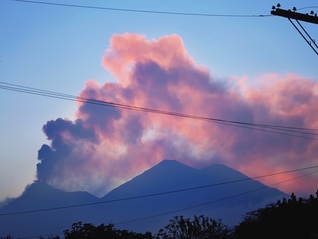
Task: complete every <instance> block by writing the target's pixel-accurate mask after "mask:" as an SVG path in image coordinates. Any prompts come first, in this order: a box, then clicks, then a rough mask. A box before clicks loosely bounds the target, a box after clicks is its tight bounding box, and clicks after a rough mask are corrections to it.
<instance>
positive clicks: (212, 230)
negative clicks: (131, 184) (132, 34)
mask: <svg viewBox="0 0 318 239" xmlns="http://www.w3.org/2000/svg"><path fill="white" fill-rule="evenodd" d="M40 238H41V239H61V237H59V236H55V237H50V238H48V237H47V238H43V237H40ZM63 238H64V239H105V238H111V239H117V238H118V239H119V238H125V239H208V238H209V239H211V238H213V239H250V238H258V239H265V238H266V239H268V238H272V239H276V238H277V239H278V238H279V239H280V238H304V239H307V238H308V239H316V238H317V239H318V191H317V192H316V195H315V196H314V195H310V197H309V198H302V197H299V198H297V197H296V196H295V194H292V195H291V196H290V198H289V199H286V198H283V200H282V201H281V200H278V201H277V202H276V203H273V204H269V205H267V206H266V207H264V208H260V209H258V210H255V211H251V212H249V213H247V214H246V215H245V216H244V218H243V220H242V222H240V223H239V225H237V226H235V227H234V228H232V229H229V228H228V226H226V225H224V224H223V223H222V221H221V220H214V219H211V218H208V217H205V216H203V215H201V216H194V217H193V218H192V219H190V218H184V217H183V216H177V217H174V218H173V219H171V220H170V222H169V224H168V225H167V226H165V227H163V228H162V229H160V230H159V231H158V232H157V233H156V234H152V233H151V232H146V233H136V232H130V231H127V230H119V229H116V228H115V227H114V225H113V224H108V225H104V224H101V225H99V226H94V225H92V224H90V223H82V222H77V223H74V224H73V225H72V226H71V228H70V229H67V230H65V231H64V237H63ZM1 239H13V238H12V237H10V236H6V237H2V238H1Z"/></svg>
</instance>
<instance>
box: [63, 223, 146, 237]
mask: <svg viewBox="0 0 318 239" xmlns="http://www.w3.org/2000/svg"><path fill="white" fill-rule="evenodd" d="M105 238H111V239H120V238H127V239H151V238H152V234H151V233H150V232H146V233H145V234H143V233H135V232H129V231H127V230H118V229H115V228H114V224H108V225H104V224H101V225H99V226H94V225H93V224H91V223H85V224H83V223H82V222H77V223H73V225H72V227H71V229H70V230H69V229H67V230H65V231H64V239H105Z"/></svg>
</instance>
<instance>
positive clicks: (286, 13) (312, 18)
mask: <svg viewBox="0 0 318 239" xmlns="http://www.w3.org/2000/svg"><path fill="white" fill-rule="evenodd" d="M271 14H272V15H276V16H280V17H286V18H289V19H295V20H299V21H304V22H310V23H314V24H318V17H317V14H315V15H309V14H304V13H299V12H295V11H291V10H284V9H280V8H275V9H274V10H272V11H271Z"/></svg>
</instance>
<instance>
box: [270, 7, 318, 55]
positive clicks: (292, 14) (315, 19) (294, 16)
mask: <svg viewBox="0 0 318 239" xmlns="http://www.w3.org/2000/svg"><path fill="white" fill-rule="evenodd" d="M296 11H297V9H296V8H295V7H294V8H293V10H290V9H289V10H285V9H281V8H280V4H279V3H278V4H277V6H276V7H275V6H273V7H272V11H271V14H272V15H275V16H279V17H285V18H288V20H289V21H290V23H291V24H292V25H293V26H294V27H295V29H296V30H297V31H298V33H299V34H300V35H301V36H302V37H303V38H304V40H305V41H306V42H307V44H308V45H309V46H310V47H311V49H312V50H313V51H314V52H315V53H316V54H317V55H318V45H317V44H316V41H315V40H314V39H313V38H312V37H311V36H310V35H309V33H308V32H307V31H306V30H305V28H304V27H303V26H302V25H301V24H300V22H299V21H303V22H309V23H314V24H318V16H317V13H314V12H313V11H311V12H310V14H304V13H299V12H296ZM292 20H294V21H295V22H296V23H297V24H298V26H299V27H300V28H299V27H298V26H297V25H296V24H295V23H294V22H293V21H292Z"/></svg>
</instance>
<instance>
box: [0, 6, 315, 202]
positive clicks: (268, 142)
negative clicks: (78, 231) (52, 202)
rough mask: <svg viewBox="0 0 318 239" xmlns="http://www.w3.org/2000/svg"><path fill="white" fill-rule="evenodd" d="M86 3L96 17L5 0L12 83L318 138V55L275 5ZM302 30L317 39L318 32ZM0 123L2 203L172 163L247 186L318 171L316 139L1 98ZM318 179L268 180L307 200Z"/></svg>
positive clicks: (94, 185)
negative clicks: (227, 175) (232, 174)
mask: <svg viewBox="0 0 318 239" xmlns="http://www.w3.org/2000/svg"><path fill="white" fill-rule="evenodd" d="M42 2H50V3H58V4H66V5H67V4H74V1H71V0H63V1H57V0H50V1H46V0H45V1H44V0H43V1H42ZM76 4H77V5H81V6H94V7H99V9H97V8H95V9H94V8H87V7H86V8H81V7H66V6H57V5H49V4H36V3H31V2H21V1H13V0H1V1H0V32H1V34H0V38H1V40H0V81H1V82H2V83H10V84H15V85H22V86H26V87H32V88H36V89H41V90H47V91H54V92H59V93H65V94H70V95H73V96H78V97H83V98H90V99H96V100H102V101H111V102H115V103H120V104H124V105H129V106H137V107H144V108H150V109H157V110H162V111H169V112H177V113H183V114H190V115H196V116H203V117H212V118H218V119H222V120H228V121H241V122H248V123H255V124H269V125H279V126H286V127H297V128H306V129H318V117H317V116H318V115H317V113H316V110H315V109H316V108H317V106H318V67H317V62H318V57H317V54H316V53H315V52H314V51H313V50H312V49H311V48H310V47H309V46H308V44H307V43H306V42H305V41H304V39H302V37H301V36H300V34H299V33H298V32H297V31H296V29H295V28H294V27H293V26H292V24H291V23H290V22H289V21H288V20H287V19H286V18H282V17H277V16H270V11H271V8H272V6H273V5H276V4H277V2H276V1H275V2H274V1H257V2H255V1H247V0H244V1H239V2H238V1H229V0H225V1H199V2H198V1H188V0H185V1H182V2H181V1H168V0H162V1H142V0H134V1H122V0H118V1H112V2H110V1H107V2H106V1H102V0H94V1H88V0H79V1H76ZM280 4H281V8H283V9H291V8H293V7H294V6H295V7H297V8H298V9H299V12H301V13H307V12H310V11H311V10H314V11H315V12H317V11H318V7H317V4H315V1H306V2H304V1H299V0H296V1H293V2H292V5H291V3H290V1H280ZM101 8H112V9H117V10H106V9H101ZM118 9H129V10H142V11H156V12H157V13H145V12H137V11H119V10H118ZM158 12H173V13H200V14H216V15H222V16H202V15H201V16H200V15H184V14H163V13H158ZM260 15H266V16H263V17H260ZM268 15H269V16H268ZM240 16H241V17H240ZM302 24H303V26H304V27H305V28H306V30H307V31H308V32H309V33H310V34H311V36H312V38H314V39H317V38H318V35H317V29H318V26H317V25H315V24H310V23H302ZM0 115H1V121H0V122H1V123H0V133H1V137H0V145H1V150H0V164H1V167H0V201H2V200H5V199H7V198H14V197H17V196H19V195H20V194H21V193H22V192H23V190H24V188H25V187H26V186H27V185H28V184H31V183H32V182H34V181H35V180H39V181H44V182H47V183H48V184H50V185H52V186H54V187H57V188H60V189H63V190H66V191H76V190H81V191H84V190H85V191H88V192H90V193H92V194H94V195H96V196H103V195H104V194H105V193H107V192H109V191H110V190H111V189H113V188H114V187H116V186H118V185H120V184H121V183H123V182H125V181H127V180H129V179H131V178H132V177H134V176H136V175H138V174H140V173H142V172H143V171H145V170H147V169H149V168H150V167H152V166H154V165H155V164H157V163H159V162H160V161H162V160H164V159H175V160H178V161H180V162H182V163H185V164H187V165H189V166H193V167H197V168H202V167H205V166H208V165H211V164H213V163H222V164H225V165H227V166H230V167H232V168H234V169H237V170H239V171H241V172H243V173H244V174H246V175H247V176H250V177H256V176H260V175H266V174H272V173H276V172H284V171H289V170H294V169H301V168H306V167H314V166H317V165H318V159H317V155H318V151H317V148H318V141H317V140H315V139H313V138H314V136H312V135H309V136H308V137H309V138H311V139H308V137H307V138H300V137H295V136H288V135H282V134H277V133H276V134H275V133H269V132H264V131H259V130H252V129H247V128H244V127H233V126H228V125H224V124H223V125H222V124H215V123H211V122H204V121H199V120H194V119H186V118H180V117H173V116H168V115H160V114H153V113H146V112H138V111H132V110H129V109H119V108H112V107H103V106H97V105H92V104H88V103H85V102H75V101H67V100H61V99H55V98H50V97H44V96H38V95H33V94H25V93H21V92H16V91H8V90H5V89H0ZM310 132H312V131H310ZM316 170H317V168H316ZM313 171H314V169H313V168H312V169H311V170H301V171H298V172H297V173H288V174H287V173H286V174H280V175H279V176H276V177H266V178H263V179H262V182H264V183H266V184H267V185H275V187H277V188H279V189H280V190H282V191H284V192H286V193H291V192H295V193H296V195H304V196H309V194H311V193H315V192H316V190H317V188H318V185H317V181H318V180H317V179H318V174H317V173H313V174H311V173H312V172H313ZM304 174H310V175H307V176H304V177H300V176H301V175H304ZM297 177H299V178H297ZM296 178H297V179H296ZM291 179H293V180H291Z"/></svg>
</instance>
